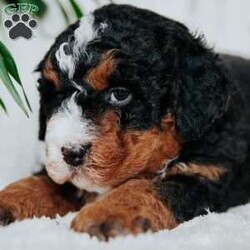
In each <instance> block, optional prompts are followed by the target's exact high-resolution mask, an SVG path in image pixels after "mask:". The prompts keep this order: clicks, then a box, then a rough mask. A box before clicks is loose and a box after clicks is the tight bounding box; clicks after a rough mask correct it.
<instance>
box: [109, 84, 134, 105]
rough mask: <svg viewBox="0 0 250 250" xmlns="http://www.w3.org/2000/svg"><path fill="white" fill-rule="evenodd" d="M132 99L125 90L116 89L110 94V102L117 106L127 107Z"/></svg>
mask: <svg viewBox="0 0 250 250" xmlns="http://www.w3.org/2000/svg"><path fill="white" fill-rule="evenodd" d="M131 99H132V94H131V93H130V92H129V90H127V89H125V88H115V89H112V90H111V91H110V93H109V98H108V101H109V102H110V103H111V104H115V105H119V106H121V105H126V104H128V103H129V102H130V101H131Z"/></svg>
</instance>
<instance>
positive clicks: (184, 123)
mask: <svg viewBox="0 0 250 250" xmlns="http://www.w3.org/2000/svg"><path fill="white" fill-rule="evenodd" d="M196 42H199V41H198V40H196ZM200 45H201V47H203V45H202V44H200ZM187 46H188V45H187ZM201 51H202V52H201ZM201 51H200V53H194V52H192V51H190V52H189V51H188V52H187V51H186V52H185V53H184V54H183V55H182V56H181V57H180V63H179V65H178V66H179V67H178V73H177V77H176V78H175V79H176V81H174V82H173V85H172V87H173V89H172V97H173V103H174V104H173V105H174V106H173V107H172V108H173V112H174V115H175V122H176V129H177V131H178V132H179V134H180V136H181V137H182V139H183V140H184V141H190V140H196V139H198V138H200V137H201V136H202V135H203V134H204V133H205V132H206V131H207V129H208V128H209V127H210V126H211V125H212V124H213V123H214V121H215V120H216V119H218V118H219V117H221V116H222V115H223V114H224V113H225V112H226V110H227V108H228V102H229V96H230V86H231V83H230V80H229V77H228V75H227V72H226V70H225V69H224V68H223V67H222V65H221V63H220V62H219V60H218V59H217V56H216V55H214V54H213V53H212V52H211V51H209V50H207V49H205V48H204V47H203V49H201ZM179 56H180V55H179Z"/></svg>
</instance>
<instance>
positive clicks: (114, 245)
mask: <svg viewBox="0 0 250 250" xmlns="http://www.w3.org/2000/svg"><path fill="white" fill-rule="evenodd" d="M73 216H74V214H69V215H67V216H65V217H58V218H56V219H53V220H52V219H49V218H41V219H29V220H25V221H22V222H15V223H14V224H12V225H9V226H7V227H5V228H0V249H3V250H4V249H6V250H7V249H8V250H18V249H20V250H24V249H25V250H33V249H36V250H39V249H41V250H44V249H49V250H68V249H74V250H78V249H79V250H80V249H81V250H83V249H86V250H87V249H89V250H90V249H91V250H99V249H100V250H101V249H102V250H115V249H119V250H128V249H142V250H158V249H159V250H160V249H162V250H163V249H164V250H177V249H185V250H201V249H202V250H208V249H209V250H210V249H211V250H220V249H223V250H224V249H225V250H244V249H246V250H249V249H250V204H248V205H245V206H240V207H237V208H233V209H231V210H229V211H228V212H227V213H223V214H214V213H211V214H209V215H207V216H203V217H198V218H195V219H193V220H191V221H189V222H186V223H184V224H182V225H180V226H179V227H177V228H176V229H174V230H172V231H167V230H165V231H161V232H159V233H154V234H152V233H147V234H144V235H139V236H137V237H133V236H126V237H120V238H117V239H114V240H110V242H108V243H104V242H99V241H98V240H97V239H96V238H90V237H89V236H88V235H87V234H80V233H75V232H73V231H71V230H70V229H69V224H70V221H71V219H72V218H73Z"/></svg>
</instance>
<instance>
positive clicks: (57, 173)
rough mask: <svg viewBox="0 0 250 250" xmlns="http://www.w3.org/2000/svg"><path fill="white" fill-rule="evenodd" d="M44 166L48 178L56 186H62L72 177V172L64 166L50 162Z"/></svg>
mask: <svg viewBox="0 0 250 250" xmlns="http://www.w3.org/2000/svg"><path fill="white" fill-rule="evenodd" d="M45 166H46V170H47V173H48V175H49V177H50V178H51V179H52V180H53V181H54V182H55V183H57V184H64V183H66V182H68V181H69V180H70V179H71V177H72V174H73V172H72V171H70V170H69V169H68V167H67V166H65V164H61V163H60V162H50V163H47V164H46V165H45Z"/></svg>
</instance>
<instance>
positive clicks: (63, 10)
mask: <svg viewBox="0 0 250 250" xmlns="http://www.w3.org/2000/svg"><path fill="white" fill-rule="evenodd" d="M56 3H57V5H58V7H59V9H60V11H61V13H62V15H63V17H64V20H65V22H66V24H67V25H69V24H70V21H69V16H68V14H67V12H66V10H65V9H64V7H63V5H62V4H61V3H60V1H59V0H56Z"/></svg>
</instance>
